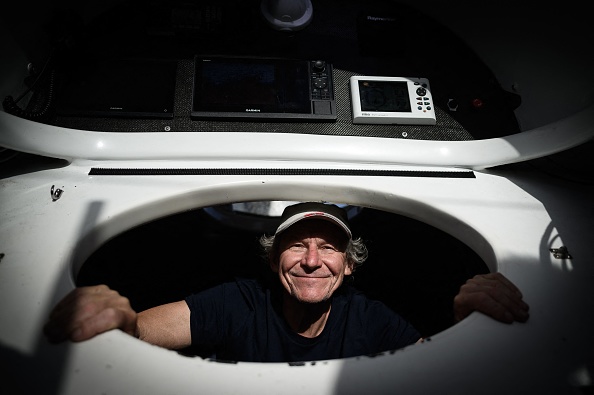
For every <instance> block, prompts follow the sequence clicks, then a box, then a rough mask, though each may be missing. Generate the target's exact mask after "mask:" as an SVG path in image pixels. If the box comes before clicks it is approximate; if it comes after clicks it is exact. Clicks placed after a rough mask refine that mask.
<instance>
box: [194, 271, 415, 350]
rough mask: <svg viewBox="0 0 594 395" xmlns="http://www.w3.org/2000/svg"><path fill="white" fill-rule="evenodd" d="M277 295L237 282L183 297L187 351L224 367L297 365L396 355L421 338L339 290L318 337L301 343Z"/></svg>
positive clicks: (348, 290) (380, 307)
mask: <svg viewBox="0 0 594 395" xmlns="http://www.w3.org/2000/svg"><path fill="white" fill-rule="evenodd" d="M279 288H280V287H279ZM280 292H281V291H280V289H270V288H266V287H263V286H262V284H261V283H260V282H259V281H257V280H251V279H237V280H236V281H235V282H229V283H224V284H221V285H218V286H216V287H213V288H210V289H207V290H205V291H202V292H200V293H197V294H194V295H191V296H189V297H187V298H186V302H187V304H188V306H189V308H190V311H191V315H190V329H191V333H192V346H195V347H198V348H200V349H204V350H212V351H213V352H214V354H216V358H217V359H222V360H228V361H251V362H297V361H315V360H321V359H335V358H347V357H353V356H358V355H368V354H375V353H379V352H383V351H388V350H395V349H398V348H402V347H404V346H407V345H409V344H412V343H414V342H416V341H417V340H418V339H419V338H420V337H421V336H420V334H419V333H418V332H417V330H416V329H415V328H414V327H413V326H412V325H411V324H409V323H408V322H407V321H406V320H404V319H403V318H402V317H400V316H399V315H398V314H396V313H395V312H394V311H392V310H391V309H390V308H388V307H387V306H386V305H385V304H383V303H381V302H379V301H375V300H371V299H368V298H367V297H365V296H364V295H363V294H362V293H361V292H359V291H356V290H355V289H353V288H352V287H348V286H342V287H341V288H340V289H339V290H337V291H336V292H335V293H334V295H333V296H332V309H331V310H330V316H329V317H328V321H327V322H326V325H325V327H324V330H323V331H322V333H320V335H318V336H317V337H315V338H306V337H303V336H301V335H299V334H297V333H295V332H294V331H293V330H292V329H291V328H290V327H289V325H288V324H287V322H286V321H285V319H284V318H283V316H282V313H281V309H280V300H281V298H280V295H281V293H280Z"/></svg>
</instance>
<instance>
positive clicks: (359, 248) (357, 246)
mask: <svg viewBox="0 0 594 395" xmlns="http://www.w3.org/2000/svg"><path fill="white" fill-rule="evenodd" d="M279 236H280V237H282V233H281V234H280V235H279ZM260 245H261V246H262V249H263V250H264V258H266V259H268V261H269V262H275V261H277V260H278V257H279V254H280V252H279V250H278V245H279V242H278V240H277V238H276V237H275V236H274V235H273V236H267V235H262V236H261V237H260ZM345 252H346V258H347V263H348V264H349V265H350V266H351V269H352V270H353V271H355V269H356V268H357V267H359V266H361V265H362V264H363V262H365V260H366V259H367V255H368V252H367V247H366V246H365V243H364V242H363V240H362V239H361V238H360V237H359V238H357V239H349V241H348V245H347V247H346V251H345Z"/></svg>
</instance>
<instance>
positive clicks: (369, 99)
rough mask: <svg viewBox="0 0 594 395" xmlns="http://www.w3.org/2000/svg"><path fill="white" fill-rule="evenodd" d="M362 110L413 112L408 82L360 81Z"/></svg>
mask: <svg viewBox="0 0 594 395" xmlns="http://www.w3.org/2000/svg"><path fill="white" fill-rule="evenodd" d="M359 94H360V96H361V111H381V112H411V107H410V100H409V98H408V87H407V85H406V82H401V81H359Z"/></svg>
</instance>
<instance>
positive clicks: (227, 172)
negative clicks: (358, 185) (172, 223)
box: [89, 167, 476, 178]
mask: <svg viewBox="0 0 594 395" xmlns="http://www.w3.org/2000/svg"><path fill="white" fill-rule="evenodd" d="M89 175H90V176H376V177H436V178H476V177H475V175H474V172H473V171H469V170H468V171H435V170H363V169H265V168H221V169H217V168H180V169H176V168H161V169H159V168H148V169H147V168H105V167H95V168H91V170H90V171H89Z"/></svg>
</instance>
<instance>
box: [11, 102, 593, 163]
mask: <svg viewBox="0 0 594 395" xmlns="http://www.w3.org/2000/svg"><path fill="white" fill-rule="evenodd" d="M0 130H1V131H2V133H0V146H2V147H5V148H10V149H14V150H17V151H21V152H28V153H33V154H38V155H43V156H48V157H54V158H62V159H67V160H74V159H89V160H122V161H135V160H201V159H202V160H213V161H226V160H233V159H236V158H242V159H246V160H260V159H264V160H274V159H277V160H282V161H287V162H289V161H298V160H308V161H329V162H337V163H341V162H347V163H376V164H377V163H382V164H400V165H406V164H409V165H417V166H419V165H420V166H446V167H461V168H467V169H484V168H488V167H493V166H498V165H502V164H508V163H515V162H520V161H525V160H529V159H534V158H538V157H542V156H546V155H550V154H553V153H557V152H561V151H564V150H566V149H569V148H572V147H575V146H577V145H580V144H582V143H584V142H586V141H589V140H591V139H592V138H593V137H594V105H591V106H590V107H588V108H586V109H585V110H582V111H580V112H578V113H576V114H574V115H572V116H569V117H567V118H565V119H562V120H559V121H557V122H553V123H551V124H548V125H546V126H542V127H539V128H536V129H533V130H530V131H526V132H522V133H518V134H514V135H510V136H505V137H500V138H493V139H486V140H474V141H421V140H406V139H384V138H371V137H352V136H327V135H305V134H293V133H282V134H280V133H221V132H196V133H193V132H183V133H180V132H154V133H113V132H94V131H85V130H76V129H68V128H62V127H56V126H49V125H44V124H40V123H36V122H32V121H28V120H24V119H21V118H18V117H15V116H13V115H9V114H6V113H4V112H0Z"/></svg>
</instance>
